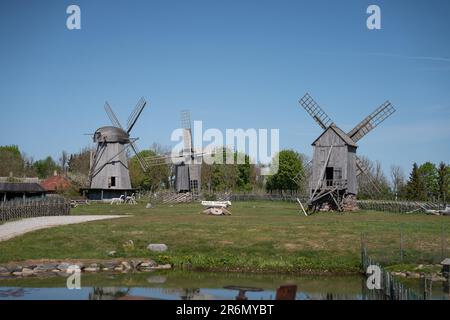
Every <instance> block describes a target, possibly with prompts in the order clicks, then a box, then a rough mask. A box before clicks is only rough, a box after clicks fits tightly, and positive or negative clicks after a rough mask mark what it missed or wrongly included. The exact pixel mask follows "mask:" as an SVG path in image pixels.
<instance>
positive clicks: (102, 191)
mask: <svg viewBox="0 0 450 320" xmlns="http://www.w3.org/2000/svg"><path fill="white" fill-rule="evenodd" d="M146 104H147V102H146V101H145V99H144V98H141V99H140V100H139V102H138V103H137V105H136V107H135V108H134V110H133V112H132V113H131V114H130V116H129V118H128V122H127V127H126V128H125V129H124V128H123V127H122V125H121V124H120V122H119V120H118V119H117V117H116V115H115V114H114V112H113V111H112V109H111V107H110V105H109V104H108V102H106V103H105V106H104V108H105V111H106V113H107V115H108V117H109V119H110V120H111V123H112V126H105V127H101V128H99V129H97V130H96V131H95V133H94V135H93V141H94V143H95V149H94V150H93V151H92V152H91V164H90V170H89V188H88V189H87V191H88V197H89V198H90V199H93V200H103V199H111V198H116V197H120V196H121V195H124V196H126V195H127V194H129V193H132V192H133V190H132V188H131V181H130V173H129V170H128V159H127V152H126V151H127V150H128V148H130V147H131V149H132V150H133V152H134V153H135V154H136V157H137V159H138V161H139V163H140V165H141V166H142V169H143V170H144V171H146V170H147V169H148V166H147V164H146V161H145V160H144V159H142V157H141V156H140V154H139V151H138V148H137V146H136V140H137V139H138V138H131V137H130V133H131V130H132V129H133V127H134V125H135V124H136V121H137V120H138V118H139V116H140V115H141V113H142V111H143V110H144V107H145V106H146Z"/></svg>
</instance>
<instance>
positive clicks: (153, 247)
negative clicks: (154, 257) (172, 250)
mask: <svg viewBox="0 0 450 320" xmlns="http://www.w3.org/2000/svg"><path fill="white" fill-rule="evenodd" d="M147 249H148V250H150V251H154V252H164V251H166V250H167V249H168V248H167V245H165V244H164V243H150V244H149V245H148V246H147Z"/></svg>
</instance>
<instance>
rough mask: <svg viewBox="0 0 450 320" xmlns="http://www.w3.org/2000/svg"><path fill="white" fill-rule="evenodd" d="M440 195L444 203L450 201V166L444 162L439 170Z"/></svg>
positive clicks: (440, 164)
mask: <svg viewBox="0 0 450 320" xmlns="http://www.w3.org/2000/svg"><path fill="white" fill-rule="evenodd" d="M438 195H439V199H440V200H441V201H442V202H446V201H447V200H448V199H450V166H447V165H446V164H445V163H444V162H441V163H439V168H438Z"/></svg>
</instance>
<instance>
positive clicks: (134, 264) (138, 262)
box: [131, 260, 142, 270]
mask: <svg viewBox="0 0 450 320" xmlns="http://www.w3.org/2000/svg"><path fill="white" fill-rule="evenodd" d="M141 263H142V261H141V260H131V268H132V269H134V270H135V269H137V268H138V266H140V265H141Z"/></svg>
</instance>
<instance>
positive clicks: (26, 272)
mask: <svg viewBox="0 0 450 320" xmlns="http://www.w3.org/2000/svg"><path fill="white" fill-rule="evenodd" d="M32 274H34V270H33V269H29V268H23V269H22V275H23V276H29V275H32Z"/></svg>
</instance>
